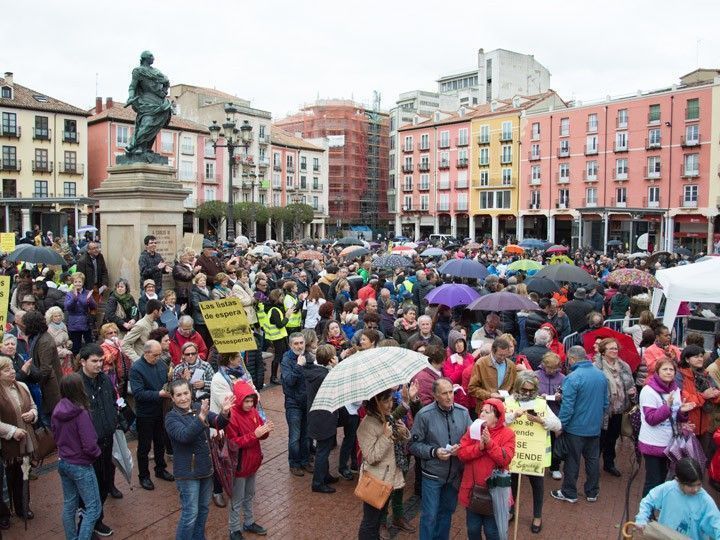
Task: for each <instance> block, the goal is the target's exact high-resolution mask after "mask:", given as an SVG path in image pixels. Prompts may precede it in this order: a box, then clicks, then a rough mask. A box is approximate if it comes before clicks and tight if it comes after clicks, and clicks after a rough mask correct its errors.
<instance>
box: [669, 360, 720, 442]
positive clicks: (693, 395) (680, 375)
mask: <svg viewBox="0 0 720 540" xmlns="http://www.w3.org/2000/svg"><path fill="white" fill-rule="evenodd" d="M705 377H706V378H707V384H708V386H707V387H706V388H709V387H713V386H714V382H713V381H712V378H711V377H710V376H709V375H705ZM675 380H676V381H677V382H678V386H679V387H680V389H681V390H682V400H683V403H687V402H692V403H695V405H696V406H695V408H694V409H693V410H692V411H690V412H689V413H688V422H690V423H691V424H694V425H695V435H698V436H700V435H703V434H705V433H707V432H708V431H711V432H713V431H715V429H716V428H717V427H718V426H720V396H719V397H716V398H715V399H714V400H710V399H705V398H704V397H703V395H702V393H703V391H705V389H706V388H702V389H700V388H698V387H697V385H696V383H695V376H694V373H693V371H692V368H689V367H687V368H678V370H677V375H676V378H675Z"/></svg>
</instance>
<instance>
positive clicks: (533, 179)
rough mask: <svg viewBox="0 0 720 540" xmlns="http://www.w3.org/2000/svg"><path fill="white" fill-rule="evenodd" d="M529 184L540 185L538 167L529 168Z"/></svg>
mask: <svg viewBox="0 0 720 540" xmlns="http://www.w3.org/2000/svg"><path fill="white" fill-rule="evenodd" d="M530 183H531V184H539V183H540V165H533V166H532V167H530Z"/></svg>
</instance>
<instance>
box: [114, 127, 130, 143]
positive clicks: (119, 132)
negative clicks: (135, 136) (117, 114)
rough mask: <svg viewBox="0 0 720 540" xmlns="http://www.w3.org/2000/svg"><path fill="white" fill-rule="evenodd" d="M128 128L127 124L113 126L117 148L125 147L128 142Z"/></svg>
mask: <svg viewBox="0 0 720 540" xmlns="http://www.w3.org/2000/svg"><path fill="white" fill-rule="evenodd" d="M129 132H130V128H128V126H115V144H116V145H117V146H118V148H125V147H126V146H127V145H128V143H129V142H130V133H129Z"/></svg>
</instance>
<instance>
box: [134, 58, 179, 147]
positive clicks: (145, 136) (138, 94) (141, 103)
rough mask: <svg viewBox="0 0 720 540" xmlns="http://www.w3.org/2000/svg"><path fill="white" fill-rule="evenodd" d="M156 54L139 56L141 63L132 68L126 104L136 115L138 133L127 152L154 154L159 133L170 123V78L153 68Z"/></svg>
mask: <svg viewBox="0 0 720 540" xmlns="http://www.w3.org/2000/svg"><path fill="white" fill-rule="evenodd" d="M154 61H155V57H154V56H153V54H152V53H151V52H150V51H143V53H142V54H141V55H140V66H138V67H136V68H135V69H133V72H132V81H131V82H130V88H129V89H128V94H129V97H128V100H127V104H126V105H125V106H126V107H132V109H133V110H134V111H135V113H136V114H137V117H136V118H135V132H134V133H133V136H132V140H131V141H130V144H129V145H128V146H127V147H126V148H125V152H126V153H127V154H152V153H153V152H152V145H153V143H154V142H155V137H157V134H158V132H159V131H160V130H161V129H162V128H164V127H165V126H167V125H168V124H169V123H170V116H171V115H172V104H171V103H170V100H169V99H167V94H168V89H169V88H170V81H169V80H168V78H167V77H166V76H165V75H163V74H162V72H161V71H160V70H159V69H156V68H154V67H152V64H153V62H154Z"/></svg>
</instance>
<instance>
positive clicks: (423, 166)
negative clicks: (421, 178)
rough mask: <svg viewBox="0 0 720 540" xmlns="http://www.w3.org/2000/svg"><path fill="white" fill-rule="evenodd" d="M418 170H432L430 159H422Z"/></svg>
mask: <svg viewBox="0 0 720 540" xmlns="http://www.w3.org/2000/svg"><path fill="white" fill-rule="evenodd" d="M417 170H418V172H430V162H429V161H421V162H420V163H418V165H417Z"/></svg>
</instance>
